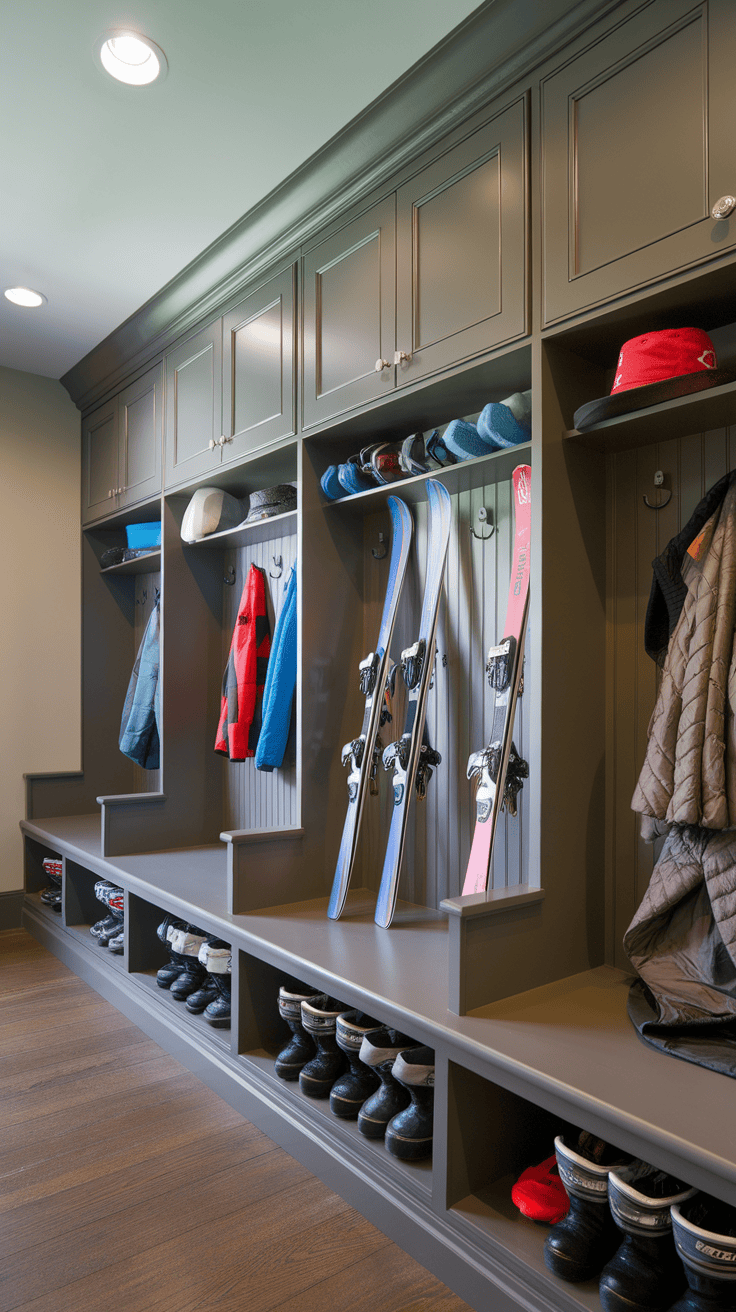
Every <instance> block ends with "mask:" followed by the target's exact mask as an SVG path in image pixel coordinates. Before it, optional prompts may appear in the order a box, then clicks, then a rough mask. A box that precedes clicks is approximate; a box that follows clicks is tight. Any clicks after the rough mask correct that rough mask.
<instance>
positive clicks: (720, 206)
mask: <svg viewBox="0 0 736 1312" xmlns="http://www.w3.org/2000/svg"><path fill="white" fill-rule="evenodd" d="M734 210H736V196H721V199H720V200H717V201H716V203H715V205H714V206H713V209H712V210H711V212H710V217H711V218H712V219H727V218H728V216H729V214H733V211H734Z"/></svg>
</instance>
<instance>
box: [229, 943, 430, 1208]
mask: <svg viewBox="0 0 736 1312" xmlns="http://www.w3.org/2000/svg"><path fill="white" fill-rule="evenodd" d="M281 985H284V986H285V987H286V988H288V989H289V990H290V992H294V993H310V992H313V993H316V992H326V991H327V992H329V990H326V989H324V988H323V987H322V986H321V985H320V984H316V983H315V982H314V981H312V982H311V983H310V982H309V981H304V980H302V979H297V978H295V977H294V976H290V975H289V974H288V973H287V971H285V970H283V969H280V968H279V967H277V966H274V965H272V964H270V963H269V962H266V961H262V960H260V958H258V957H254V956H251V955H250V954H249V953H246V952H241V953H240V979H239V998H238V1007H239V1017H240V1019H239V1039H238V1051H239V1053H240V1058H241V1060H242V1061H243V1062H244V1063H245V1064H246V1066H249V1067H251V1068H252V1069H253V1070H254V1071H257V1072H258V1076H259V1077H260V1078H261V1079H264V1080H265V1081H266V1082H267V1084H268V1086H269V1087H270V1088H271V1089H272V1090H273V1092H274V1094H275V1095H276V1096H278V1097H280V1098H282V1099H284V1100H285V1102H286V1103H287V1104H288V1105H289V1106H291V1107H292V1108H293V1109H295V1110H297V1111H298V1114H299V1115H300V1116H301V1117H303V1118H304V1119H305V1120H306V1122H307V1123H308V1124H311V1125H312V1126H313V1127H314V1128H315V1129H317V1130H319V1132H320V1133H321V1134H324V1135H327V1136H328V1137H329V1139H330V1140H332V1141H334V1142H335V1143H336V1144H341V1145H343V1147H344V1149H345V1151H346V1152H347V1153H349V1154H350V1156H351V1157H353V1158H355V1159H356V1161H357V1162H359V1163H360V1166H361V1169H366V1170H370V1171H371V1172H376V1173H377V1174H380V1173H381V1172H383V1173H385V1174H386V1175H388V1176H389V1177H390V1178H391V1179H394V1180H396V1181H399V1182H404V1183H405V1182H407V1181H410V1182H411V1186H412V1187H413V1188H417V1189H420V1190H421V1191H422V1193H423V1194H424V1195H425V1196H426V1198H427V1199H429V1198H430V1197H431V1193H432V1159H431V1158H427V1159H425V1160H424V1161H419V1162H403V1161H400V1160H399V1159H398V1158H396V1157H394V1156H393V1155H392V1154H391V1153H389V1151H388V1149H387V1148H386V1147H385V1145H384V1143H383V1140H382V1139H366V1137H365V1135H362V1134H361V1133H360V1131H359V1130H358V1126H357V1121H352V1120H347V1119H345V1118H343V1117H340V1116H334V1115H333V1113H332V1112H331V1111H330V1100H329V1098H310V1097H308V1096H307V1095H306V1094H304V1093H303V1092H302V1090H301V1088H300V1087H299V1081H298V1080H282V1079H280V1077H279V1076H278V1075H277V1074H276V1069H275V1059H276V1057H277V1056H278V1054H279V1052H280V1051H281V1049H282V1048H284V1047H285V1046H286V1044H287V1043H288V1041H289V1039H290V1038H291V1030H290V1029H289V1027H288V1025H287V1024H286V1022H285V1021H284V1020H282V1019H281V1016H280V1015H279V1009H278V997H279V988H280V987H281ZM337 1001H338V1002H344V1003H345V1010H346V1011H350V1010H353V1006H352V1004H351V1003H350V1002H348V1001H347V1000H346V999H343V998H338V999H337ZM361 1009H362V1008H360V1007H358V1010H361ZM371 1014H372V1013H371ZM373 1019H374V1020H375V1021H376V1024H377V1025H378V1026H380V1025H383V1024H385V1023H387V1022H386V1021H385V1020H383V1019H381V1017H380V1016H375V1015H373ZM435 1119H436V1117H435Z"/></svg>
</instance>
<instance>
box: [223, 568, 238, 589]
mask: <svg viewBox="0 0 736 1312" xmlns="http://www.w3.org/2000/svg"><path fill="white" fill-rule="evenodd" d="M222 581H223V583H227V584H228V585H229V586H230V587H232V586H233V584H234V583H235V566H234V565H228V567H227V569H226V571H225V574H224V575H223V579H222Z"/></svg>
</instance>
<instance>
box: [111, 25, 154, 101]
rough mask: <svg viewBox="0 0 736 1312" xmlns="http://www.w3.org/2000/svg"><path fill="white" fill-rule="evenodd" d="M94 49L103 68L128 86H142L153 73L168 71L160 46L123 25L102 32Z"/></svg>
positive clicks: (150, 79)
mask: <svg viewBox="0 0 736 1312" xmlns="http://www.w3.org/2000/svg"><path fill="white" fill-rule="evenodd" d="M96 51H97V54H98V55H99V57H100V60H101V61H102V67H103V68H104V69H105V70H106V72H108V73H109V74H110V75H111V77H114V78H117V80H118V82H127V83H128V84H129V86H134V87H144V86H146V85H147V84H148V83H149V82H155V80H156V78H157V77H159V78H160V77H165V76H166V73H167V72H168V64H167V62H166V55H165V54H164V52H163V50H162V49H161V47H160V46H157V45H156V42H155V41H151V39H150V37H147V36H142V35H141V33H140V32H130V31H128V30H126V29H125V28H116V29H115V30H114V31H112V32H103V34H102V36H101V37H100V39H99V41H98V42H97V45H96Z"/></svg>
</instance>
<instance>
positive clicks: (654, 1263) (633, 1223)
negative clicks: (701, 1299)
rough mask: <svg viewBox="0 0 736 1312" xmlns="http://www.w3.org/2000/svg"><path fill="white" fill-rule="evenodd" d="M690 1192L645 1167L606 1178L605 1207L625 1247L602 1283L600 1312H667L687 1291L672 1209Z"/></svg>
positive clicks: (617, 1170) (604, 1273)
mask: <svg viewBox="0 0 736 1312" xmlns="http://www.w3.org/2000/svg"><path fill="white" fill-rule="evenodd" d="M694 1194H695V1190H694V1189H689V1188H688V1187H687V1185H685V1184H682V1183H681V1182H680V1181H679V1180H676V1179H675V1177H674V1176H672V1175H667V1173H666V1172H665V1171H658V1170H657V1169H656V1168H655V1167H653V1166H647V1164H646V1163H645V1162H639V1161H636V1162H632V1163H631V1165H630V1166H617V1167H614V1169H613V1170H612V1171H611V1172H610V1173H609V1176H608V1202H609V1204H610V1207H611V1215H612V1216H613V1219H614V1221H615V1222H616V1225H617V1226H618V1228H619V1230H621V1231H622V1232H623V1236H624V1238H623V1242H622V1244H621V1245H620V1247H619V1249H618V1251H617V1252H616V1253H615V1254H614V1256H613V1257H612V1258H611V1260H610V1262H608V1263H607V1265H606V1266H604V1268H603V1271H602V1272H601V1280H600V1299H601V1307H602V1308H603V1312H667V1309H668V1308H669V1307H671V1305H672V1304H673V1303H674V1301H675V1299H676V1298H677V1296H678V1294H681V1293H682V1291H683V1290H684V1288H685V1273H684V1272H683V1269H682V1264H681V1263H680V1262H679V1261H678V1259H677V1254H676V1252H675V1243H674V1240H673V1238H672V1219H671V1217H670V1207H671V1206H672V1205H673V1204H674V1203H683V1202H685V1201H686V1199H688V1198H692V1197H693V1195H694Z"/></svg>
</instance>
